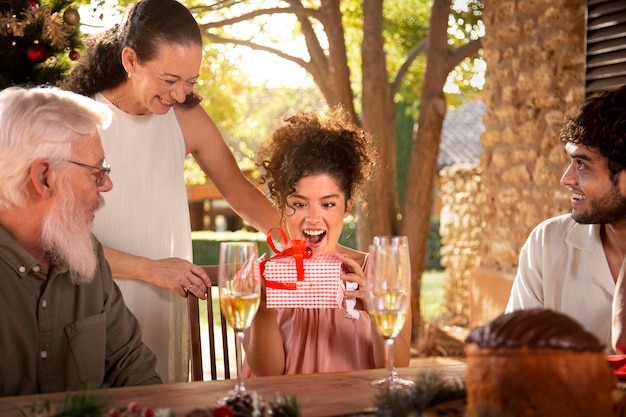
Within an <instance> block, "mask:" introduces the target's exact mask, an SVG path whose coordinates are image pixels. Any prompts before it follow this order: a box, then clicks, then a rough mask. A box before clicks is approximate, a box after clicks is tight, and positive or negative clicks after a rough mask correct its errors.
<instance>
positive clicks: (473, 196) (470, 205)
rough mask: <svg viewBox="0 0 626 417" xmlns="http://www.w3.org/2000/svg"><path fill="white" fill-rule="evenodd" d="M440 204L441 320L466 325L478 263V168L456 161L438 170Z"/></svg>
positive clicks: (479, 233) (479, 224)
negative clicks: (443, 275)
mask: <svg viewBox="0 0 626 417" xmlns="http://www.w3.org/2000/svg"><path fill="white" fill-rule="evenodd" d="M439 179H440V182H441V188H440V189H441V203H442V209H441V214H440V226H439V233H440V235H441V265H442V266H443V267H444V268H445V269H446V283H445V285H444V298H445V299H444V303H443V311H442V312H441V313H442V317H441V320H442V321H443V322H444V323H446V324H449V325H456V326H463V327H467V326H468V324H469V321H468V318H469V313H470V310H469V309H470V304H469V300H470V271H471V270H472V269H473V268H475V267H476V266H478V264H479V261H480V258H479V257H478V253H477V249H478V246H479V244H480V236H481V230H482V223H481V221H480V217H479V215H478V208H479V206H480V201H481V199H482V194H481V193H480V180H481V178H480V167H479V166H478V165H476V164H456V165H451V166H449V167H447V168H444V169H442V170H441V172H440V173H439Z"/></svg>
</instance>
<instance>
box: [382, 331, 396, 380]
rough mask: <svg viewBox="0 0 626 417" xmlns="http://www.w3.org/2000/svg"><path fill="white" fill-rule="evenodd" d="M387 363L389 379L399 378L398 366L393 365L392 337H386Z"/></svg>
mask: <svg viewBox="0 0 626 417" xmlns="http://www.w3.org/2000/svg"><path fill="white" fill-rule="evenodd" d="M385 363H386V364H387V373H388V374H389V379H390V380H392V381H395V380H397V379H398V375H397V374H396V368H395V367H394V366H393V339H392V338H391V337H390V338H388V339H385Z"/></svg>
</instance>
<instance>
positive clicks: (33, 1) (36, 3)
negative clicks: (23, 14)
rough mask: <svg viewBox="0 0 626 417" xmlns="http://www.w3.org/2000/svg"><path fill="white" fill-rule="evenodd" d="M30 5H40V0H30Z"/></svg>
mask: <svg viewBox="0 0 626 417" xmlns="http://www.w3.org/2000/svg"><path fill="white" fill-rule="evenodd" d="M28 7H33V8H34V7H39V0H28Z"/></svg>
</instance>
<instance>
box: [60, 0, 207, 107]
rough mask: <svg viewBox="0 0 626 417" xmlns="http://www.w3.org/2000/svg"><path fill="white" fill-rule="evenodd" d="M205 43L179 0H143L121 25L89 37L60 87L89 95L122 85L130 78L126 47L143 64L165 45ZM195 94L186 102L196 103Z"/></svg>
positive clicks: (130, 10) (133, 8)
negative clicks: (124, 64) (125, 56)
mask: <svg viewBox="0 0 626 417" xmlns="http://www.w3.org/2000/svg"><path fill="white" fill-rule="evenodd" d="M172 44H174V45H183V46H189V45H202V34H201V32H200V28H199V27H198V23H197V22H196V20H195V19H194V17H193V15H192V14H191V13H190V12H189V10H187V8H186V7H185V6H183V5H182V4H181V3H179V2H178V1H176V0H141V1H139V2H137V3H135V4H133V5H132V6H131V7H130V8H129V9H128V10H127V12H126V14H125V17H124V20H123V21H122V23H121V24H119V25H115V26H113V27H112V28H110V29H108V30H107V31H105V32H104V33H102V34H100V35H93V36H90V37H88V38H86V40H85V52H84V53H83V56H82V58H81V59H80V61H79V62H78V64H77V65H76V67H74V69H73V71H72V72H71V74H70V75H69V76H68V77H67V78H66V79H65V80H63V81H62V82H61V84H60V86H61V87H62V88H64V89H66V90H70V91H74V92H76V93H79V94H83V95H86V96H89V97H93V96H94V95H95V94H96V93H99V92H101V91H103V90H108V89H111V88H114V87H117V86H118V85H120V84H121V83H122V82H124V80H126V78H127V74H126V71H125V70H124V67H123V66H122V50H123V49H124V48H125V47H130V48H132V49H134V50H135V53H136V54H137V59H138V61H139V62H140V63H145V62H147V61H150V60H152V59H155V58H156V56H157V53H158V49H159V47H161V46H163V45H172ZM199 102H200V98H199V97H198V96H197V95H196V94H194V93H192V94H190V95H188V96H187V100H186V101H185V104H186V105H187V104H188V105H196V104H198V103H199Z"/></svg>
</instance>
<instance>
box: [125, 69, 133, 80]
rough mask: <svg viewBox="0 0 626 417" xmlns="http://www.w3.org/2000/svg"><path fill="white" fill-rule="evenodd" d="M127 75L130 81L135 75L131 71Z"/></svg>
mask: <svg viewBox="0 0 626 417" xmlns="http://www.w3.org/2000/svg"><path fill="white" fill-rule="evenodd" d="M126 75H127V76H128V79H129V80H130V79H131V78H133V74H132V73H131V72H130V71H129V72H127V73H126Z"/></svg>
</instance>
